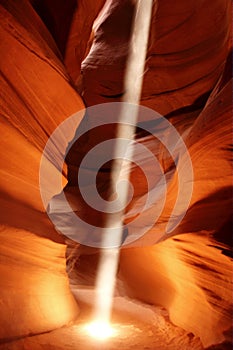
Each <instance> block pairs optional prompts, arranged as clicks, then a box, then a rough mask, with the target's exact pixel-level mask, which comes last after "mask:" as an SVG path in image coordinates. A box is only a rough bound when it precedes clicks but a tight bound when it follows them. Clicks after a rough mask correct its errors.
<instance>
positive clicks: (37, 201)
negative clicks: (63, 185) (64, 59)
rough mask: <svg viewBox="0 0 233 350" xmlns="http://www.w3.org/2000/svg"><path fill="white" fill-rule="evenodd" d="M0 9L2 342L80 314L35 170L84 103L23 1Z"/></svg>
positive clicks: (51, 168) (6, 3) (50, 167)
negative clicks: (65, 122)
mask: <svg viewBox="0 0 233 350" xmlns="http://www.w3.org/2000/svg"><path fill="white" fill-rule="evenodd" d="M0 10H1V14H0V16H1V25H0V36H1V43H0V47H1V59H0V68H1V103H0V104H1V114H2V116H1V147H2V148H1V150H2V151H1V171H0V178H1V233H0V235H1V253H0V256H1V257H0V259H1V267H0V273H1V288H0V289H1V291H0V300H1V317H0V342H1V343H2V342H4V341H7V340H11V339H14V338H17V337H23V336H26V335H30V334H35V333H41V332H47V331H48V330H51V329H54V328H56V327H61V326H63V325H65V324H67V323H68V322H70V321H71V320H74V319H75V318H76V317H77V314H78V307H77V304H76V302H75V301H74V299H73V296H72V295H71V293H70V290H69V283H68V278H67V275H66V260H65V248H66V246H65V244H64V241H63V239H62V238H61V236H59V235H58V234H57V232H56V231H55V230H54V228H53V226H52V224H51V223H50V221H49V219H48V217H47V215H46V214H45V213H44V211H45V210H44V207H43V204H42V201H41V198H40V192H39V168H40V159H41V153H42V151H43V148H44V146H45V143H46V141H47V138H48V136H49V135H50V134H51V133H52V132H53V130H54V129H55V128H56V127H57V125H59V123H61V122H62V121H63V120H64V119H65V118H67V117H68V116H70V115H71V114H72V113H74V112H76V111H77V110H80V109H82V108H83V103H82V101H81V99H80V98H79V96H78V95H77V93H76V92H75V91H74V89H73V88H72V87H71V85H70V81H69V77H68V75H67V73H66V71H65V69H64V66H63V64H62V63H61V61H60V59H59V54H58V50H57V48H56V45H55V43H54V41H53V39H52V37H51V35H50V34H49V32H48V31H47V30H46V28H45V26H44V25H43V23H42V21H41V20H40V18H39V17H38V16H37V14H36V13H35V12H34V11H33V9H32V8H31V6H30V5H29V4H28V2H27V1H20V2H15V1H2V2H1V9H0ZM71 137H73V135H71ZM55 165H56V164H55ZM48 171H50V173H51V184H50V186H51V188H52V187H53V179H52V176H53V174H54V172H56V171H57V170H56V167H55V166H54V165H53V164H52V163H50V165H49V163H48Z"/></svg>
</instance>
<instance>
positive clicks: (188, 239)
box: [0, 0, 233, 350]
mask: <svg viewBox="0 0 233 350" xmlns="http://www.w3.org/2000/svg"><path fill="white" fill-rule="evenodd" d="M140 1H141V2H146V1H149V0H140ZM140 1H139V3H140ZM137 2H138V1H136V0H66V1H65V0H57V1H54V0H1V1H0V18H1V19H0V38H1V39H0V52H1V56H0V72H1V76H0V79H1V80H0V86H1V88H0V91H1V94H0V106H1V123H0V128H1V135H2V136H1V170H0V178H1V197H0V201H1V224H0V237H1V246H0V262H1V263H0V276H1V278H0V281H1V282H0V283H1V288H0V350H76V349H78V350H89V349H106V350H115V349H119V348H121V349H122V350H130V349H134V350H143V349H144V350H146V349H147V350H192V349H194V350H202V349H209V350H214V349H215V350H228V349H229V350H230V349H232V346H233V339H232V336H233V334H232V311H233V310H232V302H233V289H232V275H233V266H232V149H233V148H232V129H231V128H232V35H231V34H232V12H231V7H232V6H231V1H230V0H213V1H209V0H189V1H185V0H177V1H171V0H154V1H153V6H152V14H151V18H150V19H149V20H150V22H149V33H148V44H147V51H146V58H145V65H144V68H143V76H142V80H143V81H142V88H141V95H140V102H139V118H138V122H137V123H136V125H134V127H135V129H134V140H133V142H131V143H130V147H131V146H132V149H133V150H134V152H133V154H134V155H133V157H135V158H133V159H134V162H133V161H132V162H129V163H130V164H128V163H127V165H126V166H125V167H126V168H127V169H129V170H127V171H128V172H129V180H130V184H131V185H130V188H131V189H132V191H133V192H132V193H133V194H132V196H131V198H130V201H129V202H127V206H126V207H125V208H124V211H123V213H122V221H123V223H124V227H126V228H127V230H126V231H124V233H123V238H122V243H121V245H120V249H119V251H118V253H119V257H118V259H119V260H118V261H117V267H116V277H115V276H112V278H113V279H114V278H115V287H114V294H113V299H112V311H111V324H112V325H113V327H114V329H115V333H114V335H113V336H111V337H109V338H107V339H98V337H96V338H95V337H92V336H91V335H90V334H89V333H88V332H87V331H86V328H85V327H84V326H85V325H86V324H87V323H88V322H90V321H91V319H92V315H93V309H94V307H95V295H96V293H95V288H96V279H97V275H98V271H99V269H100V261H101V256H102V255H101V254H102V252H103V250H105V251H108V250H109V254H110V253H111V251H112V250H111V249H112V248H111V247H110V248H101V246H100V245H98V244H91V243H88V242H90V241H95V239H96V237H95V235H96V233H95V232H92V231H91V230H88V229H86V230H85V227H84V229H83V227H81V226H80V227H79V225H78V224H77V225H74V224H72V222H71V221H72V219H70V217H71V216H70V215H69V214H70V213H68V212H65V209H64V208H63V207H62V205H63V204H62V203H63V202H62V201H61V199H60V194H59V192H60V191H62V189H63V188H64V192H62V193H64V198H66V201H67V202H68V203H69V208H71V212H72V215H74V216H75V218H77V217H80V218H81V219H82V220H83V221H82V222H85V223H87V224H88V225H89V226H88V227H100V228H103V227H104V223H105V220H106V216H107V214H106V213H105V212H104V211H101V209H100V208H98V206H97V208H93V207H92V206H91V204H90V203H87V202H86V201H85V198H84V196H83V195H82V188H81V187H82V186H80V182H79V175H78V174H79V171H80V169H81V168H82V167H83V160H85V159H86V158H85V156H86V155H88V154H91V152H92V150H93V149H95V148H96V147H97V146H98V145H100V144H103V145H105V142H107V141H108V140H112V139H114V140H115V139H117V135H118V134H117V130H118V129H117V128H118V125H117V124H118V123H117V121H116V120H115V119H114V118H113V117H112V119H111V116H112V115H114V113H115V114H118V107H119V108H121V106H122V104H124V103H125V102H124V103H123V102H122V101H125V100H124V97H125V96H126V94H127V91H126V89H125V84H124V81H125V76H126V74H127V70H128V59H129V55H130V50H131V49H132V48H131V44H130V43H131V42H133V39H132V38H133V35H132V33H133V28H134V20H135V17H136V10H135V8H136V3H137ZM140 30H141V28H139V31H140ZM130 48H131V49H130ZM136 85H137V80H135V88H136ZM126 102H127V101H126ZM98 106H100V107H98ZM98 108H100V109H98ZM102 113H103V114H106V116H107V118H109V120H108V121H107V122H106V123H101V122H99V118H100V116H99V114H101V116H102ZM72 116H74V118H73V117H72ZM154 116H155V117H154ZM72 118H73V119H72ZM100 119H101V118H100ZM67 121H70V122H69V125H68V127H67V128H65V129H64V128H63V129H61V128H60V127H61V125H66V124H64V123H67ZM98 123H99V124H98ZM168 125H169V126H168ZM80 130H81V131H80ZM55 131H56V132H57V134H55ZM76 132H77V134H78V133H80V135H81V136H80V137H77V136H76ZM51 135H55V136H54V138H51ZM174 135H175V136H174ZM177 135H179V137H178V136H177ZM175 137H178V139H179V140H178V139H177V141H174V140H175ZM172 138H174V140H173V139H172ZM49 139H50V140H51V143H50V144H51V145H52V146H50V147H52V148H50V149H49V151H48V152H47V153H46V154H45V151H44V150H45V148H46V145H48V140H49ZM172 140H173V141H172ZM180 140H181V141H180ZM56 142H57V143H56ZM174 143H175V144H174ZM106 145H107V143H106ZM111 145H112V144H111ZM177 145H178V146H177ZM103 147H104V148H103V149H102V151H104V154H105V153H106V154H108V156H109V158H106V160H105V161H103V162H102V164H100V165H99V168H98V166H97V165H98V164H99V163H98V162H97V160H98V159H100V160H101V159H102V160H103V159H105V156H103V157H102V154H101V155H100V156H98V153H97V156H95V157H93V158H95V160H94V161H93V163H91V165H92V164H93V167H95V166H96V167H97V168H98V169H97V174H96V177H95V180H96V183H94V185H93V183H92V181H91V180H92V177H91V176H92V175H90V173H91V172H92V170H93V169H91V167H90V169H89V168H87V169H84V170H83V178H84V179H83V182H84V183H83V188H84V190H83V191H84V192H85V191H86V193H87V192H88V191H89V192H88V193H91V195H92V193H93V191H94V190H93V188H92V186H93V187H95V188H97V193H99V197H100V201H101V200H104V203H111V201H112V197H111V193H110V192H111V191H110V190H109V188H110V187H111V186H110V185H111V181H112V178H113V176H112V173H114V171H115V168H114V166H113V163H114V162H112V159H113V158H114V157H113V150H112V149H111V147H109V149H108V147H107V146H103ZM179 147H180V148H179ZM182 147H183V148H184V149H185V150H186V152H183V153H182V152H181V148H182ZM51 149H52V150H51ZM100 152H101V150H100ZM148 152H149V153H148ZM148 154H149V155H148ZM186 154H188V158H187V157H186ZM111 156H112V158H111V159H110V157H111ZM101 157H102V158H101ZM59 160H62V164H60V163H59ZM95 161H96V163H95ZM96 164H97V165H96ZM114 164H115V163H114ZM123 164H124V161H123ZM190 164H191V165H190ZM122 167H123V168H124V166H122ZM42 168H43V169H42ZM124 169H125V168H124ZM42 170H43V171H44V173H45V180H44V179H43V178H42V175H43V171H42ZM127 171H126V172H127ZM148 179H149V180H148ZM43 181H44V182H43ZM161 181H162V185H161V187H160V183H161ZM163 186H165V187H166V190H165V192H164V193H163V194H161V193H160V192H161V191H162V190H161V191H160V188H162V187H163ZM153 190H154V191H153ZM149 195H152V197H153V196H154V197H153V198H152V199H153V200H150V203H149V204H148V207H146V209H145V210H143V209H142V208H144V207H143V205H144V204H145V203H144V201H145V200H146V199H147V197H148V196H149ZM101 203H102V202H101ZM59 206H60V207H59ZM61 207H62V208H61ZM174 208H175V209H174ZM63 209H64V210H63ZM98 209H99V210H98ZM59 210H60V211H59ZM62 210H63V211H62ZM169 224H170V226H171V228H170V230H169V232H166V229H167V227H168V225H169ZM72 225H73V226H72ZM74 226H75V228H74ZM170 226H169V227H170ZM72 230H73V231H75V235H76V236H75V237H78V238H76V239H72V237H73V236H72V232H73V231H72ZM68 231H69V234H66V232H68ZM70 231H72V232H71V234H70ZM94 231H95V230H94ZM79 237H81V238H80V240H79ZM85 243H86V244H85ZM110 255H111V254H110ZM106 268H108V266H106ZM109 283H110V281H109V280H108V279H105V281H104V283H103V284H105V285H106V286H108V285H109ZM102 298H103V296H102ZM106 300H107V299H106ZM106 302H107V301H106Z"/></svg>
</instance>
